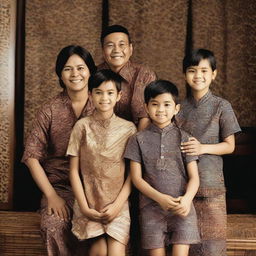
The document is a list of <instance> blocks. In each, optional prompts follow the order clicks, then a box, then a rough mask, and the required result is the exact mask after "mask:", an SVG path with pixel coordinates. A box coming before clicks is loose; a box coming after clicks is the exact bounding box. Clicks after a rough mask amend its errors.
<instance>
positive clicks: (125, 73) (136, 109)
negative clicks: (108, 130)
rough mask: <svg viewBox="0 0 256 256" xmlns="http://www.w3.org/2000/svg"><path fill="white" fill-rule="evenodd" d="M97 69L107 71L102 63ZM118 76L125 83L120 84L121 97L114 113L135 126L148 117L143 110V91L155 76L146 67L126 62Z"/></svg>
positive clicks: (106, 66) (105, 64) (105, 65)
mask: <svg viewBox="0 0 256 256" xmlns="http://www.w3.org/2000/svg"><path fill="white" fill-rule="evenodd" d="M98 69H109V66H108V64H107V63H106V62H104V63H102V64H100V65H99V66H98ZM119 75H121V76H122V77H123V78H124V80H125V81H124V82H123V83H122V97H121V99H120V101H119V102H117V104H116V106H115V113H116V115H118V116H120V117H122V118H124V119H126V120H128V121H133V122H134V123H135V124H137V123H138V121H139V119H140V118H143V117H148V115H147V113H146V111H145V108H144V89H145V87H146V86H147V85H148V84H149V83H150V82H152V81H154V80H155V79H156V74H155V73H154V72H153V71H151V70H150V69H149V68H148V67H146V66H143V65H140V64H136V63H133V62H131V61H128V63H127V64H126V65H125V66H124V67H123V68H122V69H121V70H120V71H119Z"/></svg>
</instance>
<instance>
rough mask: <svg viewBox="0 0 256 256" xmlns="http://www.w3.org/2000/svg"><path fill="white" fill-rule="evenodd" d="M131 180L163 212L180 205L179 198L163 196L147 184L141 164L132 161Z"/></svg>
mask: <svg viewBox="0 0 256 256" xmlns="http://www.w3.org/2000/svg"><path fill="white" fill-rule="evenodd" d="M131 178H132V182H133V184H134V185H135V187H136V188H137V189H138V190H140V192H141V193H143V194H144V195H145V196H147V197H149V198H151V199H152V200H154V201H156V202H157V203H158V204H159V205H160V206H161V208H162V209H163V210H167V211H169V210H172V209H173V208H174V207H176V206H177V205H179V200H180V199H179V198H174V197H172V196H170V195H166V194H163V193H161V192H159V191H157V190H156V189H154V188H153V187H152V186H150V184H149V183H147V182H146V181H145V180H144V179H143V178H142V170H141V164H140V163H138V162H135V161H131Z"/></svg>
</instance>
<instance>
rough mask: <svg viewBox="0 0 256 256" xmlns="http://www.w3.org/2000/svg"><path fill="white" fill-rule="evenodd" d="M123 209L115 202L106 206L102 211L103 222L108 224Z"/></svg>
mask: <svg viewBox="0 0 256 256" xmlns="http://www.w3.org/2000/svg"><path fill="white" fill-rule="evenodd" d="M120 211H121V208H120V205H117V204H115V203H112V204H109V205H107V206H105V207H104V208H103V209H102V211H101V213H102V219H101V221H102V223H103V224H107V223H109V222H111V221H112V220H113V219H114V218H115V217H116V216H117V215H118V213H119V212H120Z"/></svg>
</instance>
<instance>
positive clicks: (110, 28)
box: [100, 25, 131, 46]
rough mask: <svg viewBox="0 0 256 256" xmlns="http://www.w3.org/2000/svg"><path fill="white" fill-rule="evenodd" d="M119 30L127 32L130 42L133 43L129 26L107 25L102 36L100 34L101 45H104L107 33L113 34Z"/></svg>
mask: <svg viewBox="0 0 256 256" xmlns="http://www.w3.org/2000/svg"><path fill="white" fill-rule="evenodd" d="M118 32H121V33H125V34H126V35H127V36H128V40H129V43H131V37H130V34H129V31H128V29H127V28H125V27H123V26H121V25H112V26H108V27H106V28H105V29H103V31H102V32H101V36H100V42H101V45H102V46H103V43H104V38H105V37H106V36H107V35H109V34H112V33H118Z"/></svg>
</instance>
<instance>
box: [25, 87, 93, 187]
mask: <svg viewBox="0 0 256 256" xmlns="http://www.w3.org/2000/svg"><path fill="white" fill-rule="evenodd" d="M93 110H94V106H93V103H92V101H91V100H90V99H88V101H87V103H86V105H85V107H84V109H83V110H82V113H81V115H80V117H79V118H81V117H85V116H87V115H89V114H91V113H92V112H93ZM79 118H78V117H76V115H75V112H74V110H73V108H72V102H71V100H70V98H69V96H68V93H67V91H66V90H64V91H63V92H61V93H59V94H58V95H57V96H56V97H54V98H53V99H52V100H50V102H47V103H45V104H44V105H43V106H42V107H41V108H40V109H39V111H38V113H37V116H36V119H35V121H34V123H33V126H32V129H31V130H30V132H29V134H28V136H27V139H26V143H25V151H24V154H23V158H22V161H23V162H25V161H26V160H27V159H28V158H35V159H37V160H39V161H40V163H41V164H42V166H43V168H44V170H45V172H46V173H47V176H48V179H49V181H50V182H51V184H52V185H54V186H55V185H56V186H63V185H67V184H70V183H69V160H68V157H66V150H67V146H68V142H69V137H70V133H71V131H72V128H73V126H74V124H75V123H76V121H77V120H78V119H79Z"/></svg>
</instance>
